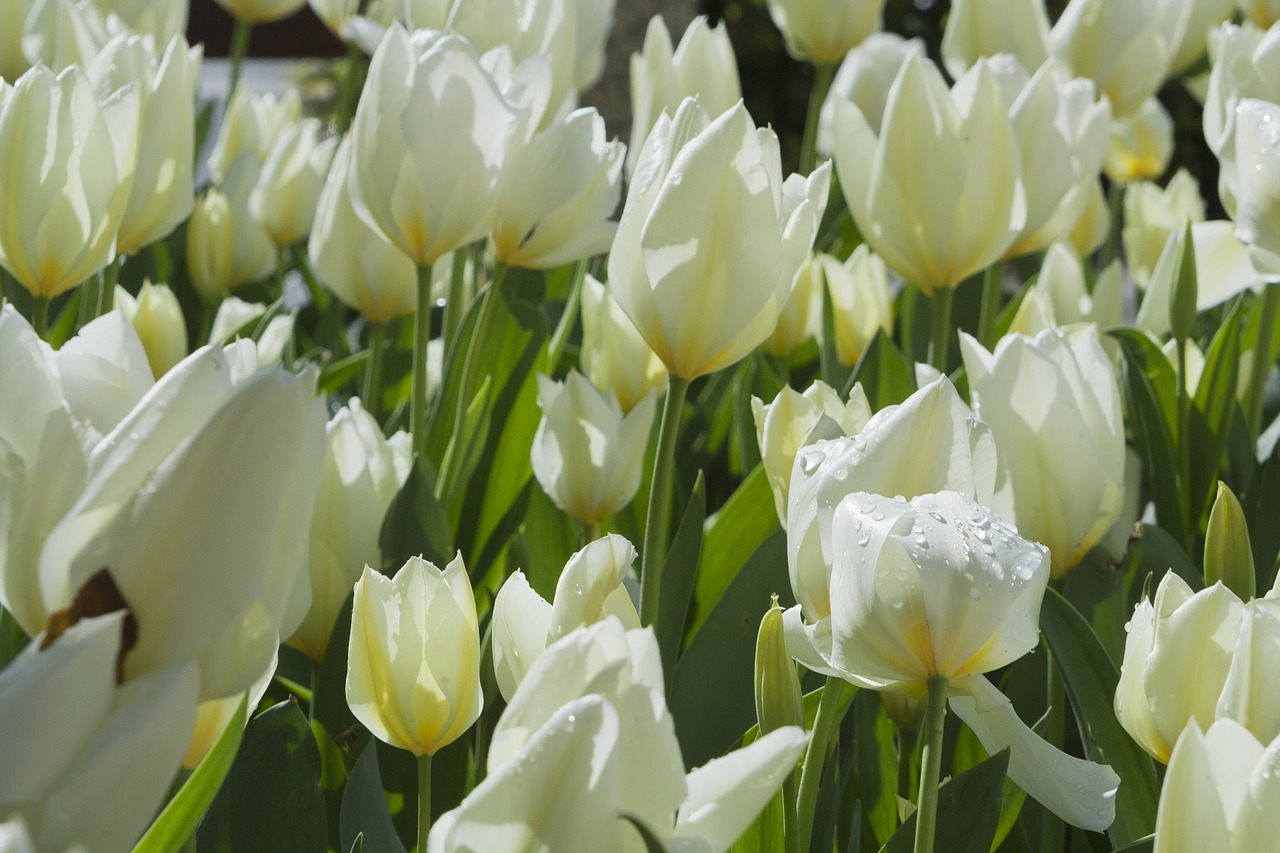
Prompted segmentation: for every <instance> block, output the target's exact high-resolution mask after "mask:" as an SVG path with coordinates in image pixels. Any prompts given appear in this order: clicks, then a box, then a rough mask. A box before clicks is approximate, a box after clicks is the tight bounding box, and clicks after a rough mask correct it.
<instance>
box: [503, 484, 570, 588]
mask: <svg viewBox="0 0 1280 853" xmlns="http://www.w3.org/2000/svg"><path fill="white" fill-rule="evenodd" d="M579 530H580V527H579V525H578V523H577V522H576V521H574V519H573V518H572V517H571V516H570V515H569V514H568V513H566V512H562V511H561V510H560V509H558V508H557V507H556V505H555V504H554V503H552V502H551V498H549V497H547V493H546V492H544V491H542V487H541V486H539V485H538V484H537V483H534V484H533V485H532V486H531V487H530V489H529V500H528V507H527V509H526V510H525V519H524V529H523V531H522V532H521V536H520V539H521V542H522V546H521V551H522V553H523V555H524V559H523V561H521V562H518V563H517V564H516V565H517V567H519V568H522V569H524V573H525V577H527V578H528V580H529V586H531V587H533V589H534V591H535V592H537V593H538V594H539V595H541V596H542V597H543V598H545V599H546V600H547V601H551V600H553V599H554V597H555V592H556V583H557V582H558V581H559V580H560V573H561V572H563V571H564V564H565V563H567V562H569V558H570V557H572V556H573V554H574V552H576V551H577V550H578V548H579V547H581V544H582V536H581V534H580V533H579Z"/></svg>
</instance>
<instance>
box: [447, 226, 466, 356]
mask: <svg viewBox="0 0 1280 853" xmlns="http://www.w3.org/2000/svg"><path fill="white" fill-rule="evenodd" d="M466 285H467V250H466V249H465V248H463V249H458V250H457V251H455V252H454V253H453V268H452V270H451V271H450V273H449V298H448V301H446V302H445V303H444V329H443V330H442V331H441V333H440V336H441V339H442V341H443V344H444V362H445V364H448V363H449V359H450V358H451V357H452V355H453V353H452V350H453V348H454V346H455V341H456V340H457V337H458V330H459V329H461V328H462V317H463V315H464V314H465V313H466V308H467V305H466Z"/></svg>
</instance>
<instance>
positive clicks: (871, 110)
mask: <svg viewBox="0 0 1280 853" xmlns="http://www.w3.org/2000/svg"><path fill="white" fill-rule="evenodd" d="M924 53H925V49H924V42H922V41H921V40H920V39H910V40H908V39H904V38H903V37H902V36H899V35H896V34H894V33H872V34H871V35H870V36H868V37H867V40H866V41H864V42H863V43H862V44H860V45H858V46H857V47H855V48H854V49H853V50H851V51H849V54H848V56H846V57H845V58H844V61H843V62H841V63H840V69H839V70H838V71H836V76H835V79H833V80H832V81H831V91H830V92H829V93H828V94H827V100H826V101H825V102H824V103H823V104H822V112H821V113H820V114H819V117H818V139H817V151H818V154H819V155H820V156H822V157H825V158H828V159H829V158H830V157H831V153H832V152H833V151H834V150H835V123H836V104H837V103H839V102H840V101H847V102H849V103H851V104H853V105H854V106H855V107H857V108H858V110H859V111H860V112H861V113H862V115H863V117H864V118H865V119H866V120H867V124H869V125H870V126H871V129H872V131H874V132H875V133H876V134H877V135H878V134H879V133H880V125H881V122H882V121H883V120H884V108H885V106H886V104H887V103H888V100H889V89H890V88H891V87H892V86H893V81H894V80H895V79H897V77H898V72H899V71H900V70H902V64H903V63H904V62H906V61H907V57H909V56H924Z"/></svg>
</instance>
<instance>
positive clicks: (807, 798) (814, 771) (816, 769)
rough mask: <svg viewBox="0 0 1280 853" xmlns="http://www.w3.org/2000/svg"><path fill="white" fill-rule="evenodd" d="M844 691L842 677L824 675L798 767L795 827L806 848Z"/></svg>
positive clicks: (811, 831) (802, 846) (802, 844)
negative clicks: (825, 678)
mask: <svg viewBox="0 0 1280 853" xmlns="http://www.w3.org/2000/svg"><path fill="white" fill-rule="evenodd" d="M843 692H844V679H842V678H838V677H836V676H834V675H828V676H827V683H826V684H825V685H823V687H822V699H821V700H819V702H818V715H817V716H816V717H814V718H813V732H812V733H811V734H810V735H809V746H808V748H807V749H806V750H805V753H804V764H803V765H801V767H800V793H799V794H797V795H796V827H797V829H798V831H799V838H800V842H799V843H800V847H801V849H804V850H807V849H809V846H810V841H811V840H812V837H813V816H814V813H815V812H816V811H817V809H818V787H819V785H821V784H822V765H823V764H824V763H826V760H827V745H828V742H829V741H830V740H831V733H832V732H834V731H835V729H836V723H837V721H838V716H839V715H838V713H837V712H838V711H839V710H840V694H841V693H843Z"/></svg>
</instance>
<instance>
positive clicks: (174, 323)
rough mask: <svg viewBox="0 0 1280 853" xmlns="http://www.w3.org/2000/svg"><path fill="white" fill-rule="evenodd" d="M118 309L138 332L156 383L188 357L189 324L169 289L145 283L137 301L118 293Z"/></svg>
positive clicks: (122, 292) (120, 291) (148, 282)
mask: <svg viewBox="0 0 1280 853" xmlns="http://www.w3.org/2000/svg"><path fill="white" fill-rule="evenodd" d="M122 294H123V298H124V303H123V305H122ZM116 307H117V308H123V310H124V312H125V316H127V317H128V318H129V322H131V323H133V328H134V329H135V330H137V332H138V337H139V338H140V339H141V341H142V348H143V349H144V350H146V352H147V363H148V364H149V365H151V373H152V375H153V376H155V377H156V378H157V379H159V378H160V377H161V376H164V375H165V374H166V373H168V372H169V370H170V369H171V368H172V367H173V366H174V365H176V364H177V363H178V362H180V361H182V360H183V359H184V358H186V357H187V320H186V318H185V317H183V315H182V306H181V305H180V304H179V303H178V297H176V296H174V295H173V291H172V290H170V289H169V287H168V285H164V284H152V283H151V282H150V280H147V281H144V282H143V283H142V290H141V291H140V292H139V293H138V298H137V299H136V300H135V299H133V297H131V296H129V295H128V294H127V293H125V292H124V291H122V290H117V291H116Z"/></svg>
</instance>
